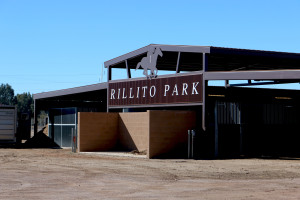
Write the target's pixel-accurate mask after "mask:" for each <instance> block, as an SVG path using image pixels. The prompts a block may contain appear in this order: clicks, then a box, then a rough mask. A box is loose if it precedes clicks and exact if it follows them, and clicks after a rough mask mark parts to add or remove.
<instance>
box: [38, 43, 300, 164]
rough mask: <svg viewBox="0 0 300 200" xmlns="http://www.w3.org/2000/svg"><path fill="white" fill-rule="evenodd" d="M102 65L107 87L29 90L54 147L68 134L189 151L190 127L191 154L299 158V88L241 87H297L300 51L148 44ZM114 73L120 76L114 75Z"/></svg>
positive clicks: (92, 145) (101, 145)
mask: <svg viewBox="0 0 300 200" xmlns="http://www.w3.org/2000/svg"><path fill="white" fill-rule="evenodd" d="M104 65H105V67H106V68H107V71H108V77H107V80H108V81H107V82H105V83H99V84H95V85H88V86H83V87H78V88H70V89H65V90H59V91H52V92H46V93H39V94H34V101H35V121H37V115H38V113H39V112H40V111H41V110H47V111H48V113H49V122H50V123H49V135H50V137H52V138H53V139H54V141H55V142H57V143H58V144H59V145H60V146H70V145H71V141H72V130H73V133H74V135H76V134H77V135H78V137H77V141H78V151H111V150H118V151H121V150H124V151H125V150H126V151H130V150H138V151H142V152H147V155H148V157H149V158H153V157H163V156H166V157H170V156H172V157H174V156H175V157H185V156H186V155H187V149H188V147H187V146H188V130H191V129H194V130H196V136H195V140H194V146H193V147H194V149H193V151H194V155H195V156H197V157H235V156H241V155H245V156H295V155H299V154H300V146H299V145H298V144H297V141H298V140H299V138H300V136H299V134H300V133H299V129H298V128H297V127H298V126H297V125H298V124H299V122H300V117H299V115H298V113H299V103H298V102H299V101H298V100H299V98H300V95H299V94H300V93H299V91H297V90H277V89H276V90H274V89H273V90H272V89H258V88H245V87H241V86H254V85H266V84H283V83H299V82H300V81H299V80H300V54H299V53H285V52H271V51H258V50H247V49H233V48H221V47H211V46H180V45H156V44H151V45H148V46H146V47H143V48H140V49H138V50H135V51H133V52H130V53H127V54H124V55H122V56H119V57H117V58H114V59H112V60H109V61H107V62H105V63H104ZM135 70H137V71H140V77H133V74H134V73H135V72H136V71H135ZM116 71H117V72H116ZM119 71H123V73H122V74H123V75H124V79H119V80H114V78H113V77H114V73H119ZM160 72H163V74H164V75H159V73H160ZM213 80H223V81H224V86H223V87H212V86H208V81H213ZM232 80H244V81H246V83H242V84H230V82H229V81H232ZM35 131H37V128H36V127H35Z"/></svg>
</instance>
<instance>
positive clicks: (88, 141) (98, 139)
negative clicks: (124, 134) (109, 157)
mask: <svg viewBox="0 0 300 200" xmlns="http://www.w3.org/2000/svg"><path fill="white" fill-rule="evenodd" d="M118 120H119V114H118V113H100V112H79V113H78V151H79V152H88V151H109V150H111V149H113V148H114V147H115V146H116V144H117V140H118V137H119V136H118V133H119V130H118Z"/></svg>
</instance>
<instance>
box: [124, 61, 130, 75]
mask: <svg viewBox="0 0 300 200" xmlns="http://www.w3.org/2000/svg"><path fill="white" fill-rule="evenodd" d="M125 65H126V71H127V78H128V79H129V78H131V73H130V69H129V67H128V62H127V60H125Z"/></svg>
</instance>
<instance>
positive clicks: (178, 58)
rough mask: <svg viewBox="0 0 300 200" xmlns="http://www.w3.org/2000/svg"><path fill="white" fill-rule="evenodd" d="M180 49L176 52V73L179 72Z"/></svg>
mask: <svg viewBox="0 0 300 200" xmlns="http://www.w3.org/2000/svg"><path fill="white" fill-rule="evenodd" d="M180 54H181V53H180V51H179V52H178V56H177V64H176V74H178V73H179V72H180V69H179V64H180V63H179V62H180Z"/></svg>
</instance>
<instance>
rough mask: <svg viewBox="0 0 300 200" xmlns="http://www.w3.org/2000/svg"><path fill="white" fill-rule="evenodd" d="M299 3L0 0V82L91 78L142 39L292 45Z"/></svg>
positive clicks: (299, 44)
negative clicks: (108, 62)
mask: <svg viewBox="0 0 300 200" xmlns="http://www.w3.org/2000/svg"><path fill="white" fill-rule="evenodd" d="M299 10H300V1H296V0H295V1H293V0H286V1H276V0H264V1H262V0H260V1H256V0H252V1H239V0H235V1H234V0H231V1H230V0H227V1H213V0H212V1H202V0H184V1H176V0H164V1H163V0H160V1H157V0H152V1H140V0H139V1H137V0H127V1H124V0H119V1H113V0H110V1H104V0H103V1H102V0H94V1H93V0H84V1H83V0H82V1H77V0H0V80H1V81H0V83H9V84H10V85H11V86H12V87H13V88H14V90H15V93H22V92H30V93H38V92H46V91H52V90H58V89H65V88H70V87H77V86H83V85H88V84H94V83H98V82H99V79H100V75H101V67H102V64H103V63H104V62H105V61H107V60H109V59H112V58H115V57H117V56H119V55H122V54H124V53H127V52H129V51H132V50H135V49H137V48H140V47H143V46H146V45H148V44H150V43H155V44H175V45H176V44H183V45H203V46H206V45H208V46H221V47H233V48H246V49H259V50H274V51H287V52H297V53H300V25H299V24H300V22H299V19H300V12H299ZM293 87H299V84H298V85H296V86H295V85H294V86H293Z"/></svg>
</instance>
